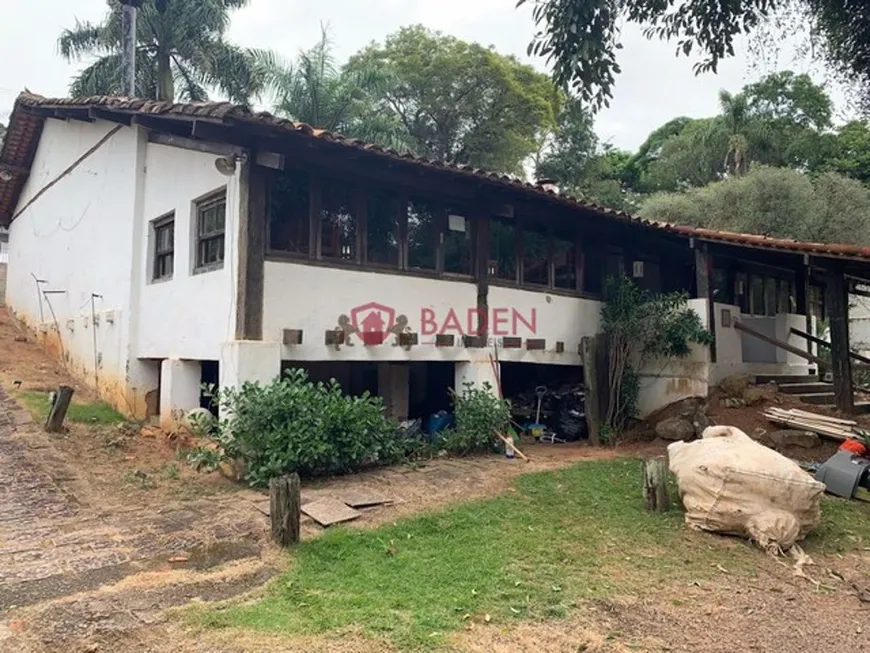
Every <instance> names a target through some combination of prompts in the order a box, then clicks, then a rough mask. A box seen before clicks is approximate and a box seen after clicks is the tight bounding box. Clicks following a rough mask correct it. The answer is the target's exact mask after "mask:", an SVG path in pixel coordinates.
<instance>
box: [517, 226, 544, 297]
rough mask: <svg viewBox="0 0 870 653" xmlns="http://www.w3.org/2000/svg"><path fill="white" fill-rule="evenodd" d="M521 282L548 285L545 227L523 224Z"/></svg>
mask: <svg viewBox="0 0 870 653" xmlns="http://www.w3.org/2000/svg"><path fill="white" fill-rule="evenodd" d="M522 249H523V284H528V285H533V286H549V285H550V241H549V237H548V235H547V229H546V227H543V226H542V225H534V224H523V245H522Z"/></svg>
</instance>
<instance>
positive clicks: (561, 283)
mask: <svg viewBox="0 0 870 653" xmlns="http://www.w3.org/2000/svg"><path fill="white" fill-rule="evenodd" d="M553 259H554V260H553V264H554V266H555V268H556V288H564V289H566V290H576V288H577V249H576V247H575V245H574V243H572V242H570V241H567V240H560V239H559V238H554V239H553Z"/></svg>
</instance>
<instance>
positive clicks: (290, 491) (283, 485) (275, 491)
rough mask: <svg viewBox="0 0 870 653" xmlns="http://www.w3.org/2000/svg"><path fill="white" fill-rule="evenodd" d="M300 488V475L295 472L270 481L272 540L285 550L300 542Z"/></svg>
mask: <svg viewBox="0 0 870 653" xmlns="http://www.w3.org/2000/svg"><path fill="white" fill-rule="evenodd" d="M299 487H300V486H299V474H296V473H295V472H294V473H293V474H290V475H289V476H280V477H278V478H273V479H271V480H270V481H269V517H270V518H271V520H272V539H273V540H274V541H275V543H276V544H278V545H279V546H283V547H285V548H286V547H288V546H290V545H291V544H296V542H298V541H299V519H300V503H299Z"/></svg>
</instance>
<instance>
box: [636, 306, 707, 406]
mask: <svg viewBox="0 0 870 653" xmlns="http://www.w3.org/2000/svg"><path fill="white" fill-rule="evenodd" d="M707 301H708V300H706V299H690V300H689V308H690V309H692V310H693V311H695V312H696V313H697V314H698V316H699V317H700V318H701V323H702V324H703V325H704V326H705V327H709V316H708V310H707V306H708V304H707ZM709 375H710V349H709V348H708V347H706V346H701V345H693V346H692V351H691V353H690V354H689V356H687V357H686V358H682V359H676V360H651V361H649V362H648V363H647V364H646V365H645V366H644V367H643V368H642V369H641V370H640V373H639V376H640V396H639V398H638V415H639V416H640V417H641V418H643V417H646V416H648V415H650V414H651V413H653V412H655V411H657V410H659V409H660V408H664V407H665V406H668V405H670V404H672V403H674V402H677V401H680V400H681V399H686V398H688V397H706V396H707V392H708V390H709Z"/></svg>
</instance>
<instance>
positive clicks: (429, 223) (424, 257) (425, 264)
mask: <svg viewBox="0 0 870 653" xmlns="http://www.w3.org/2000/svg"><path fill="white" fill-rule="evenodd" d="M437 236H438V219H437V212H436V209H435V207H434V206H432V205H431V203H428V202H422V201H419V200H414V201H412V202H409V203H408V267H409V268H411V269H418V270H435V269H436V268H437V265H436V264H437V260H436V253H437Z"/></svg>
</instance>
